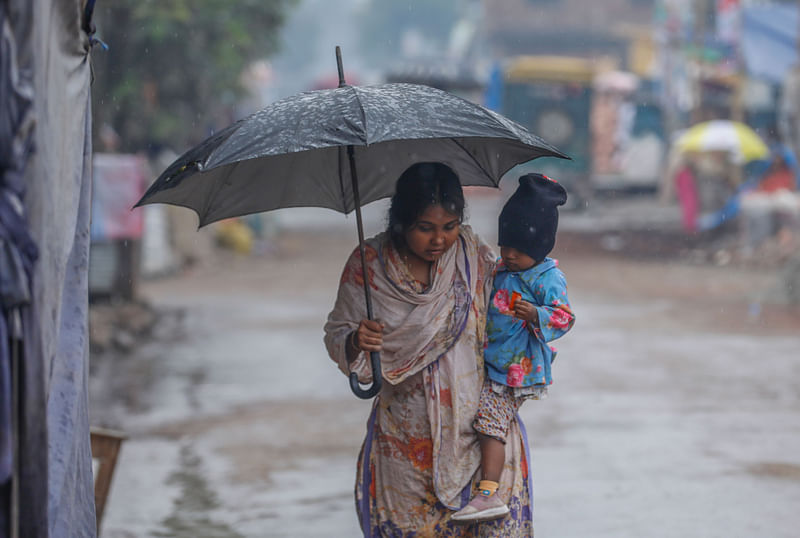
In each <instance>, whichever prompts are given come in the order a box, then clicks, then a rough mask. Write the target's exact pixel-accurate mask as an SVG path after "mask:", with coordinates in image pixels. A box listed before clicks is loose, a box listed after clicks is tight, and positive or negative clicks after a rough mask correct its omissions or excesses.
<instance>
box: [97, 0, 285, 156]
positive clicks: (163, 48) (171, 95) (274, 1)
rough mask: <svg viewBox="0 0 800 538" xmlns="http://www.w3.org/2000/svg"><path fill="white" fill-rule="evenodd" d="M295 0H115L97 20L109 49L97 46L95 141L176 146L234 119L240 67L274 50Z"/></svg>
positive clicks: (102, 6) (102, 5)
mask: <svg viewBox="0 0 800 538" xmlns="http://www.w3.org/2000/svg"><path fill="white" fill-rule="evenodd" d="M295 2H296V0H236V1H235V2H231V1H228V0H169V1H155V0H114V1H113V2H98V4H97V9H96V11H95V17H94V20H95V22H96V23H97V28H98V33H97V36H98V37H99V38H100V39H102V40H103V41H105V42H106V43H107V44H108V46H109V49H108V50H107V51H103V50H101V49H100V48H99V47H95V50H94V52H93V54H92V57H93V60H92V63H93V69H94V83H93V86H92V94H93V100H94V103H93V106H94V110H93V112H94V133H95V148H96V150H97V151H103V150H107V149H109V148H108V147H107V146H106V144H104V143H103V142H104V141H108V140H109V133H110V132H111V130H110V129H109V127H110V128H112V129H113V131H114V132H116V134H117V135H118V137H119V138H118V140H119V147H118V148H117V149H118V150H119V151H124V152H136V151H143V150H148V149H153V148H158V147H160V146H169V147H171V148H173V149H175V150H176V151H182V150H184V149H185V148H186V147H187V146H188V145H189V144H193V143H196V142H198V141H200V140H202V139H203V138H204V137H205V136H206V135H208V134H209V133H210V132H211V131H212V130H213V129H215V128H220V127H222V126H224V125H227V124H228V123H230V121H232V120H233V119H234V118H233V117H232V113H233V112H232V111H233V108H234V106H235V104H236V102H237V100H238V98H239V97H240V95H241V92H242V87H241V84H240V74H241V72H242V70H243V68H244V67H245V66H246V65H247V64H248V62H250V61H252V60H254V59H257V58H265V57H267V56H269V55H270V54H272V53H274V52H275V50H276V48H277V45H278V36H279V32H278V30H279V28H280V26H281V25H282V24H283V21H284V18H285V15H286V12H287V11H288V9H289V8H290V6H291V5H293V4H294V3H295Z"/></svg>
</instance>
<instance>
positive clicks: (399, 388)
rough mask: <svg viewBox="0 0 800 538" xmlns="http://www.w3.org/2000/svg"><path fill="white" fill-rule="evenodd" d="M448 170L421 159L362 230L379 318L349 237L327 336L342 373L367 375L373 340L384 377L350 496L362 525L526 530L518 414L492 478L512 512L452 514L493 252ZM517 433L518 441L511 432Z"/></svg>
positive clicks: (471, 468)
mask: <svg viewBox="0 0 800 538" xmlns="http://www.w3.org/2000/svg"><path fill="white" fill-rule="evenodd" d="M463 216H464V195H463V192H462V190H461V184H460V182H459V180H458V177H457V176H456V174H455V173H454V172H453V171H452V170H451V169H450V168H449V167H447V166H445V165H443V164H440V163H418V164H415V165H413V166H411V167H410V168H408V169H407V170H406V171H405V172H404V173H403V174H402V175H401V176H400V178H399V179H398V181H397V189H396V192H395V195H394V196H393V197H392V203H391V208H390V210H389V227H388V230H387V232H384V233H381V234H379V235H377V236H375V237H373V238H371V239H369V240H368V241H367V245H366V250H365V253H366V254H365V255H366V259H367V260H366V261H367V272H368V275H367V278H368V282H369V286H370V287H371V294H372V297H373V301H374V303H375V304H374V309H375V310H374V311H375V318H376V319H377V320H380V321H369V320H366V319H364V318H365V317H366V313H365V312H366V307H365V302H364V290H363V285H364V274H363V271H362V267H361V258H360V253H359V251H358V249H356V250H355V251H354V252H353V253H352V254H351V255H350V258H349V259H348V261H347V263H346V265H345V268H344V271H343V273H342V278H341V281H340V285H339V294H338V297H337V299H336V304H335V306H334V309H333V311H332V312H331V313H330V315H329V316H328V323H327V324H326V325H325V345H326V346H327V348H328V353H329V354H330V356H331V358H332V359H333V360H334V361H335V362H337V363H338V365H339V368H340V369H341V370H342V371H343V372H344V373H345V374H346V375H349V373H350V372H356V373H357V374H358V376H359V379H361V380H362V381H364V382H367V381H369V379H370V378H371V371H370V365H369V360H368V354H369V352H370V351H380V352H381V360H382V370H383V372H382V373H383V379H384V383H383V388H382V390H381V392H380V393H379V394H378V396H377V397H376V398H375V402H374V404H373V409H372V413H371V415H370V418H369V420H368V423H367V436H366V439H365V440H364V444H363V446H362V450H361V454H360V456H359V461H358V473H357V478H356V492H355V493H356V507H357V512H358V516H359V519H360V522H361V528H362V531H363V533H364V536H368V537H388V536H391V537H401V536H402V537H406V536H459V537H476V536H509V537H511V536H513V537H518V536H532V535H533V530H532V514H531V508H532V500H531V496H530V491H531V489H530V483H529V478H528V470H527V469H528V466H527V457H526V454H527V446H526V445H527V443H526V442H525V441H524V430H521V428H522V425H521V423H519V422H516V423H515V424H513V425H512V431H510V432H509V437H508V439H509V442H508V443H507V444H506V460H505V461H506V462H507V463H506V466H505V468H504V471H503V474H502V477H501V488H500V490H499V492H500V494H501V496H502V498H503V500H504V501H506V502H507V504H508V506H509V508H511V513H510V514H509V516H508V517H506V518H505V519H502V520H498V521H494V522H491V523H483V524H474V525H472V526H459V525H458V524H456V523H455V522H452V521H450V516H451V515H452V514H453V512H454V511H456V510H458V509H460V508H461V507H462V506H464V505H465V504H466V503H467V501H468V500H469V499H470V497H471V494H472V490H473V486H474V483H475V481H476V479H477V478H479V477H478V474H479V473H478V468H479V465H480V450H479V447H478V440H477V437H476V434H475V432H474V430H473V429H472V420H473V418H474V415H475V411H476V408H477V403H478V396H479V394H480V387H481V384H482V382H483V372H484V370H483V358H482V353H483V344H484V328H485V322H486V308H487V301H488V297H489V292H490V291H491V273H492V271H493V269H494V263H495V257H494V255H493V253H492V252H491V249H490V248H489V247H488V246H487V245H486V244H485V243H483V242H482V241H481V240H480V239H479V238H478V237H477V236H476V235H475V234H474V233H473V232H472V230H471V229H470V228H469V226H465V225H463V222H462V221H463ZM512 440H515V441H512Z"/></svg>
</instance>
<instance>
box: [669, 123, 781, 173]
mask: <svg viewBox="0 0 800 538" xmlns="http://www.w3.org/2000/svg"><path fill="white" fill-rule="evenodd" d="M676 144H677V147H678V148H679V149H680V150H681V151H729V152H731V153H732V154H733V157H734V159H735V160H736V162H740V163H744V162H749V161H755V160H758V159H764V158H766V157H768V156H769V148H768V147H767V145H766V144H765V143H764V141H763V140H761V137H760V136H758V134H757V133H756V132H755V131H754V130H753V129H751V128H750V127H748V126H747V125H745V124H744V123H740V122H738V121H731V120H711V121H705V122H703V123H698V124H697V125H694V126H692V127H690V128H689V129H688V130H687V131H686V132H685V133H683V134H682V135H681V136H680V137H679V138H678V140H677V141H676Z"/></svg>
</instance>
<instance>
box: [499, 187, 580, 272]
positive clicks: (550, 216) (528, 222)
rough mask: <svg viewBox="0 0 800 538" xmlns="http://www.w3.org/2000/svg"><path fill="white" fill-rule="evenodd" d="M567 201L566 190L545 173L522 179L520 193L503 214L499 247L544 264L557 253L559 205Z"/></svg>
mask: <svg viewBox="0 0 800 538" xmlns="http://www.w3.org/2000/svg"><path fill="white" fill-rule="evenodd" d="M566 201H567V191H565V190H564V187H562V186H561V185H559V184H558V183H556V182H555V181H553V180H552V179H550V178H548V177H547V176H544V175H542V174H526V175H524V176H522V177H520V178H519V187H517V191H516V192H515V193H514V194H513V195H511V198H509V199H508V202H506V205H505V206H504V207H503V210H502V211H501V212H500V219H499V224H500V227H499V230H498V237H499V240H498V244H499V245H500V246H501V247H511V248H515V249H517V250H519V251H522V252H524V253H525V254H527V255H528V256H530V257H531V258H533V259H534V260H536V261H537V262H541V261H542V260H544V259H545V257H546V256H547V255H548V254H549V253H550V251H551V250H553V246H554V245H555V243H556V230H557V229H558V206H560V205H564V204H565V203H566Z"/></svg>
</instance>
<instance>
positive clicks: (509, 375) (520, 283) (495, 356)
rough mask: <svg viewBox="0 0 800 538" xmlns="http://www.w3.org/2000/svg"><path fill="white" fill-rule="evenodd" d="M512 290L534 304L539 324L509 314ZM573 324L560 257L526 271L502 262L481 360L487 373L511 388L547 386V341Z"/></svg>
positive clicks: (550, 355)
mask: <svg viewBox="0 0 800 538" xmlns="http://www.w3.org/2000/svg"><path fill="white" fill-rule="evenodd" d="M515 293H516V294H518V295H517V296H516V297H518V299H522V300H524V301H528V302H529V303H532V304H533V305H534V307H535V308H536V310H537V312H538V314H539V327H538V328H534V327H529V326H528V323H527V322H525V321H523V320H520V319H517V318H515V317H514V316H513V315H512V314H511V310H512V301H513V300H514V299H515ZM518 299H517V300H518ZM574 323H575V316H574V315H573V314H572V309H571V308H570V305H569V299H568V298H567V281H566V278H564V273H562V272H561V270H560V269H559V268H558V261H556V260H554V259H552V258H545V259H544V261H542V262H541V263H540V264H538V265H535V266H533V267H531V268H530V269H528V270H527V271H520V272H512V271H509V270H507V269H506V267H505V265H504V264H503V262H502V260H501V261H500V262H499V263H498V265H497V269H496V271H495V275H494V285H493V288H492V296H491V300H490V302H489V312H488V317H487V323H486V336H487V340H488V342H487V347H486V350H485V354H484V360H485V362H486V368H487V373H488V375H489V377H490V378H491V379H492V380H494V381H497V382H498V383H501V384H503V385H507V386H509V387H529V386H532V385H549V384H551V383H552V382H553V378H552V376H551V374H550V364H551V363H552V362H553V359H555V354H556V350H555V348H552V347H550V346H549V345H548V342H550V341H552V340H555V339H556V338H559V337H561V336H562V335H563V334H565V333H566V332H567V331H568V330H570V329H571V328H572V325H573V324H574Z"/></svg>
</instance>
